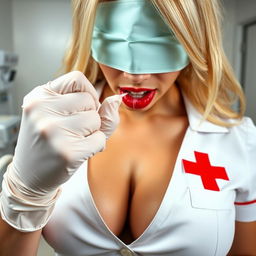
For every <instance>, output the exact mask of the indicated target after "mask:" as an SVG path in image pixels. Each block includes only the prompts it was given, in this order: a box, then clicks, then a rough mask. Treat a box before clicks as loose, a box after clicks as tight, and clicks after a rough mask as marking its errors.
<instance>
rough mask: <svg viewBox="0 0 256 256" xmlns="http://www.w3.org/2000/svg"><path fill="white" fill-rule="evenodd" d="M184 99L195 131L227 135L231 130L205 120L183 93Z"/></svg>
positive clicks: (191, 125) (189, 119)
mask: <svg viewBox="0 0 256 256" xmlns="http://www.w3.org/2000/svg"><path fill="white" fill-rule="evenodd" d="M183 99H184V103H185V107H186V111H187V115H188V121H189V126H190V128H191V129H192V130H193V131H196V132H204V133H227V132H229V129H228V128H227V127H224V126H220V125H216V124H213V123H211V122H209V121H207V120H204V119H203V116H202V114H201V113H199V112H198V111H197V110H196V109H195V107H194V106H193V105H192V104H191V102H190V101H189V100H188V98H187V97H186V96H185V95H184V93H183Z"/></svg>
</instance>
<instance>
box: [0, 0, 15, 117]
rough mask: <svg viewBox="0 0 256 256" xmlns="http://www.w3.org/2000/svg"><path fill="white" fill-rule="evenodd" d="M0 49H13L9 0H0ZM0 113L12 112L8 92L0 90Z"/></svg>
mask: <svg viewBox="0 0 256 256" xmlns="http://www.w3.org/2000/svg"><path fill="white" fill-rule="evenodd" d="M0 49H3V50H5V51H8V52H12V50H13V35H12V5H11V1H10V0H0ZM0 97H1V99H8V100H7V101H6V100H3V101H2V100H0V114H10V112H12V105H13V101H12V98H11V97H10V94H9V93H8V94H7V97H6V92H5V93H2V92H0Z"/></svg>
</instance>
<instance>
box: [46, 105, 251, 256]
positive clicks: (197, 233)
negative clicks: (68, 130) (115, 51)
mask: <svg viewBox="0 0 256 256" xmlns="http://www.w3.org/2000/svg"><path fill="white" fill-rule="evenodd" d="M185 103H186V109H187V113H188V118H189V127H188V128H187V131H186V134H185V137H184V139H183V142H182V145H181V148H180V151H179V154H178V157H177V160H176V164H175V168H174V171H173V175H172V178H171V180H170V183H169V185H168V188H167V190H166V193H165V196H164V198H163V200H162V202H161V205H160V208H159V210H158V211H157V213H156V215H155V217H154V219H153V220H152V221H151V223H150V225H149V226H148V227H147V229H146V230H145V231H144V232H143V234H142V235H141V236H140V237H139V238H138V239H136V240H135V241H134V242H132V243H131V244H125V243H123V242H122V241H121V240H120V239H119V238H118V237H116V236H115V235H114V234H113V233H112V232H111V231H110V230H109V229H108V227H107V226H106V224H105V223H104V220H103V219H102V217H101V216H100V214H99V211H98V210H97V208H96V206H95V203H94V201H93V198H92V194H91V192H90V189H89V185H88V179H87V174H86V168H87V163H86V162H85V163H84V164H83V165H82V166H81V167H80V168H79V169H78V171H77V172H76V173H75V174H74V176H73V177H72V178H71V179H70V180H69V181H68V182H67V183H65V184H64V185H63V192H62V194H61V196H60V198H59V200H58V201H57V204H56V207H55V209H54V212H53V214H52V217H51V219H50V221H49V222H48V224H47V226H46V227H45V228H44V232H43V233H44V236H45V238H46V240H47V241H48V243H49V244H50V245H51V246H52V247H53V248H54V249H55V251H56V253H57V254H56V255H59V256H64V255H65V256H78V255H79V256H82V255H83V256H92V255H98V256H103V255H106V256H107V255H109V256H115V255H123V256H129V255H143V256H159V255H161V256H171V255H175V256H214V255H218V256H223V255H226V254H227V253H228V251H229V249H230V247H231V244H232V240H233V236H234V224H235V220H239V221H255V220H256V185H255V184H256V128H255V126H254V125H253V123H252V121H251V120H250V119H249V118H244V120H243V122H242V124H241V125H239V126H235V127H232V128H225V127H220V126H217V125H214V124H212V123H210V122H207V121H204V122H202V123H200V121H201V115H200V114H199V113H198V112H197V111H196V110H195V109H194V107H193V106H192V105H191V104H190V103H189V102H188V101H187V100H185ZM170 132H171V131H170Z"/></svg>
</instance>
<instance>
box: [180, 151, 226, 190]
mask: <svg viewBox="0 0 256 256" xmlns="http://www.w3.org/2000/svg"><path fill="white" fill-rule="evenodd" d="M194 153H195V158H196V162H191V161H188V160H184V159H183V160H182V162H183V166H184V169H185V172H186V173H190V174H195V175H199V176H201V179H202V183H203V186H204V188H205V189H208V190H214V191H220V188H219V186H218V184H217V182H216V179H223V180H229V178H228V175H227V173H226V170H225V168H224V167H219V166H211V163H210V160H209V156H208V154H206V153H201V152H196V151H194Z"/></svg>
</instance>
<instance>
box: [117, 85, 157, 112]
mask: <svg viewBox="0 0 256 256" xmlns="http://www.w3.org/2000/svg"><path fill="white" fill-rule="evenodd" d="M120 93H121V94H122V93H127V94H126V95H125V96H124V97H123V103H124V104H125V105H126V106H128V107H129V108H133V109H141V108H145V107H146V106H148V105H149V104H150V102H151V101H152V100H153V98H154V96H155V93H156V89H149V88H133V87H120Z"/></svg>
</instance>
